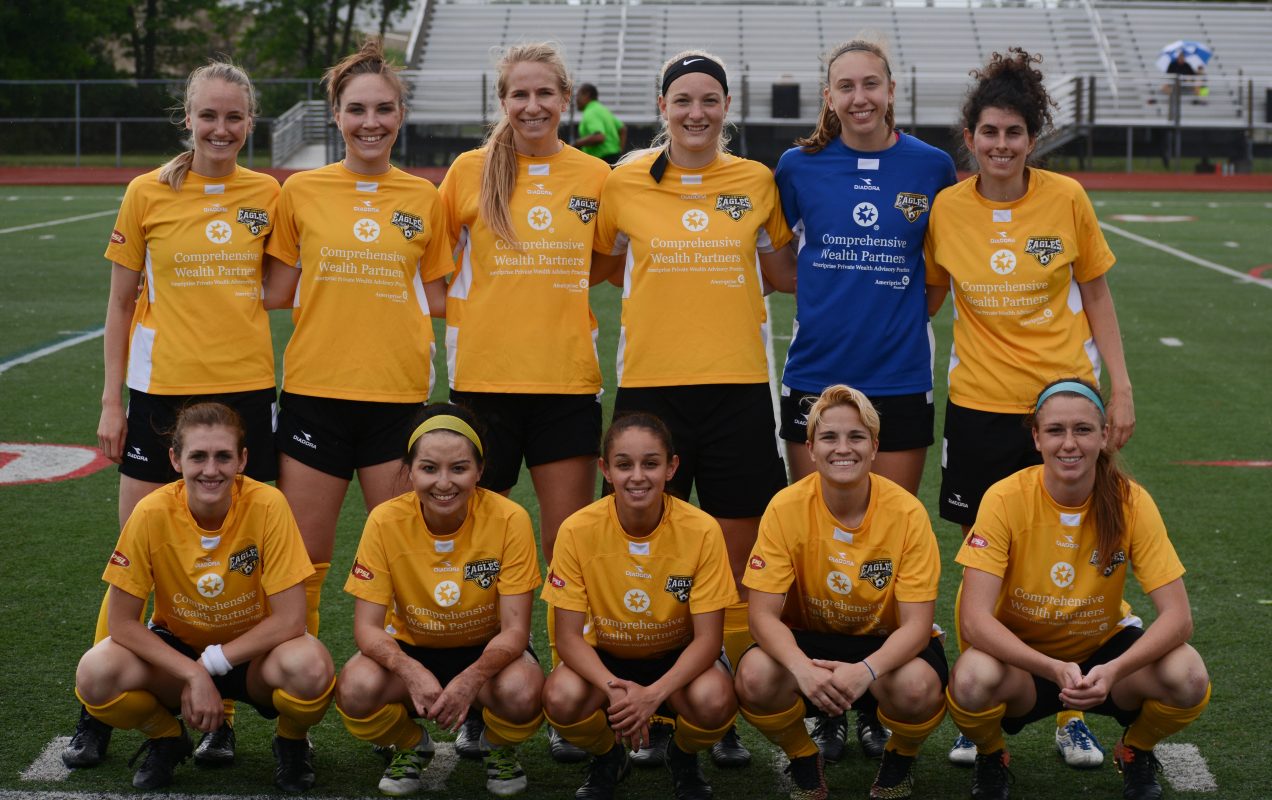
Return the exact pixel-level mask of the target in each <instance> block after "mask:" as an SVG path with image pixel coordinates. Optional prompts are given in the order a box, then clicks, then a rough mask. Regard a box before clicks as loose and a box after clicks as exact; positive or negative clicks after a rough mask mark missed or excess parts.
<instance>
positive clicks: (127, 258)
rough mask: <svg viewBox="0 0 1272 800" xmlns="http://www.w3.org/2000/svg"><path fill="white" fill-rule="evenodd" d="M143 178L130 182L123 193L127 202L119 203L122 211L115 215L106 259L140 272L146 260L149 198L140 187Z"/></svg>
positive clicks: (145, 176) (144, 176)
mask: <svg viewBox="0 0 1272 800" xmlns="http://www.w3.org/2000/svg"><path fill="white" fill-rule="evenodd" d="M148 177H150V176H148V175H143V176H142V177H141V178H138V179H137V180H134V181H133V182H132V183H130V184H128V189H127V190H126V191H125V192H124V201H123V202H122V203H120V204H119V214H118V216H116V217H115V227H114V229H112V230H111V232H110V242H109V243H108V244H107V245H106V253H105V255H106V258H107V259H108V260H110V261H112V262H114V263H116V264H119V265H120V266H122V267H127V268H128V269H130V270H132V271H134V272H140V271H141V268H142V267H143V266H145V263H146V231H145V228H144V227H143V224H142V223H143V220H144V219H145V215H146V200H145V197H143V195H144V194H145V192H143V191H142V190H141V188H140V184H139V181H141V180H144V179H146V178H148Z"/></svg>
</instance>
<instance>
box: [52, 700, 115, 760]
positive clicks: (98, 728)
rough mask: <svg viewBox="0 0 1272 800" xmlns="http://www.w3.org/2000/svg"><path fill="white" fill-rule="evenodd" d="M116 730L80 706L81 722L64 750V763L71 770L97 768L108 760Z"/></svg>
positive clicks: (76, 725)
mask: <svg viewBox="0 0 1272 800" xmlns="http://www.w3.org/2000/svg"><path fill="white" fill-rule="evenodd" d="M114 730H115V729H114V728H112V727H111V726H109V725H107V724H106V723H105V722H102V721H101V720H99V719H97V718H96V717H94V716H93V715H92V714H90V713H88V709H86V708H84V706H80V718H79V722H77V723H75V733H74V735H72V736H71V741H70V742H68V743H67V745H66V747H65V748H64V749H63V750H62V763H63V764H65V765H66V766H68V767H70V768H71V769H86V768H88V767H95V766H97V765H98V764H100V763H102V761H104V760H105V759H106V747H107V746H108V745H109V744H110V734H111V732H112V731H114Z"/></svg>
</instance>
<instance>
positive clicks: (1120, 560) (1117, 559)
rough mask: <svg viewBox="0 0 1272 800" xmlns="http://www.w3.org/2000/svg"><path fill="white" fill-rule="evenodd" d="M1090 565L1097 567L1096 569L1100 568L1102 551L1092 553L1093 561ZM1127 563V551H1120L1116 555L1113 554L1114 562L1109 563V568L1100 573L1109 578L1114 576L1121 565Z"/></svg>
mask: <svg viewBox="0 0 1272 800" xmlns="http://www.w3.org/2000/svg"><path fill="white" fill-rule="evenodd" d="M1088 563H1090V564H1091V565H1092V566H1095V567H1099V566H1100V551H1099V550H1092V551H1091V560H1090V562H1088ZM1125 563H1126V551H1125V550H1118V551H1117V552H1116V553H1114V554H1113V560H1112V561H1111V562H1109V565H1108V566H1107V567H1105V568H1104V569H1103V570H1101V571H1100V574H1101V575H1103V576H1104V577H1106V578H1107V577H1109V576H1110V575H1112V574H1113V572H1114V571H1115V570H1117V568H1118V567H1120V566H1121V565H1123V564H1125Z"/></svg>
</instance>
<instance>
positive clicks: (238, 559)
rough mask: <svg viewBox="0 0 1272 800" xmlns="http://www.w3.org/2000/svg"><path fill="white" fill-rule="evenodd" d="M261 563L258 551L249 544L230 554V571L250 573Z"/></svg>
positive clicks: (241, 573)
mask: <svg viewBox="0 0 1272 800" xmlns="http://www.w3.org/2000/svg"><path fill="white" fill-rule="evenodd" d="M260 563H261V554H260V551H259V550H257V549H256V545H254V544H251V545H248V546H247V547H244V548H243V549H242V550H240V551H238V552H237V553H234V554H233V555H231V556H230V572H237V573H239V574H240V575H251V574H252V573H253V572H255V571H256V567H257V566H259V565H260Z"/></svg>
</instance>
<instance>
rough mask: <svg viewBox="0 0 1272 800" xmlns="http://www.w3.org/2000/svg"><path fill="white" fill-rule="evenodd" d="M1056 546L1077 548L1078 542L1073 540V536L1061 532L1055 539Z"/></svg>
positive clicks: (1068, 548) (1070, 548)
mask: <svg viewBox="0 0 1272 800" xmlns="http://www.w3.org/2000/svg"><path fill="white" fill-rule="evenodd" d="M1056 547H1063V548H1064V549H1066V550H1077V549H1078V543H1077V542H1075V541H1074V540H1073V536H1071V535H1069V534H1067V533H1062V534H1060V538H1059V539H1056Z"/></svg>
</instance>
